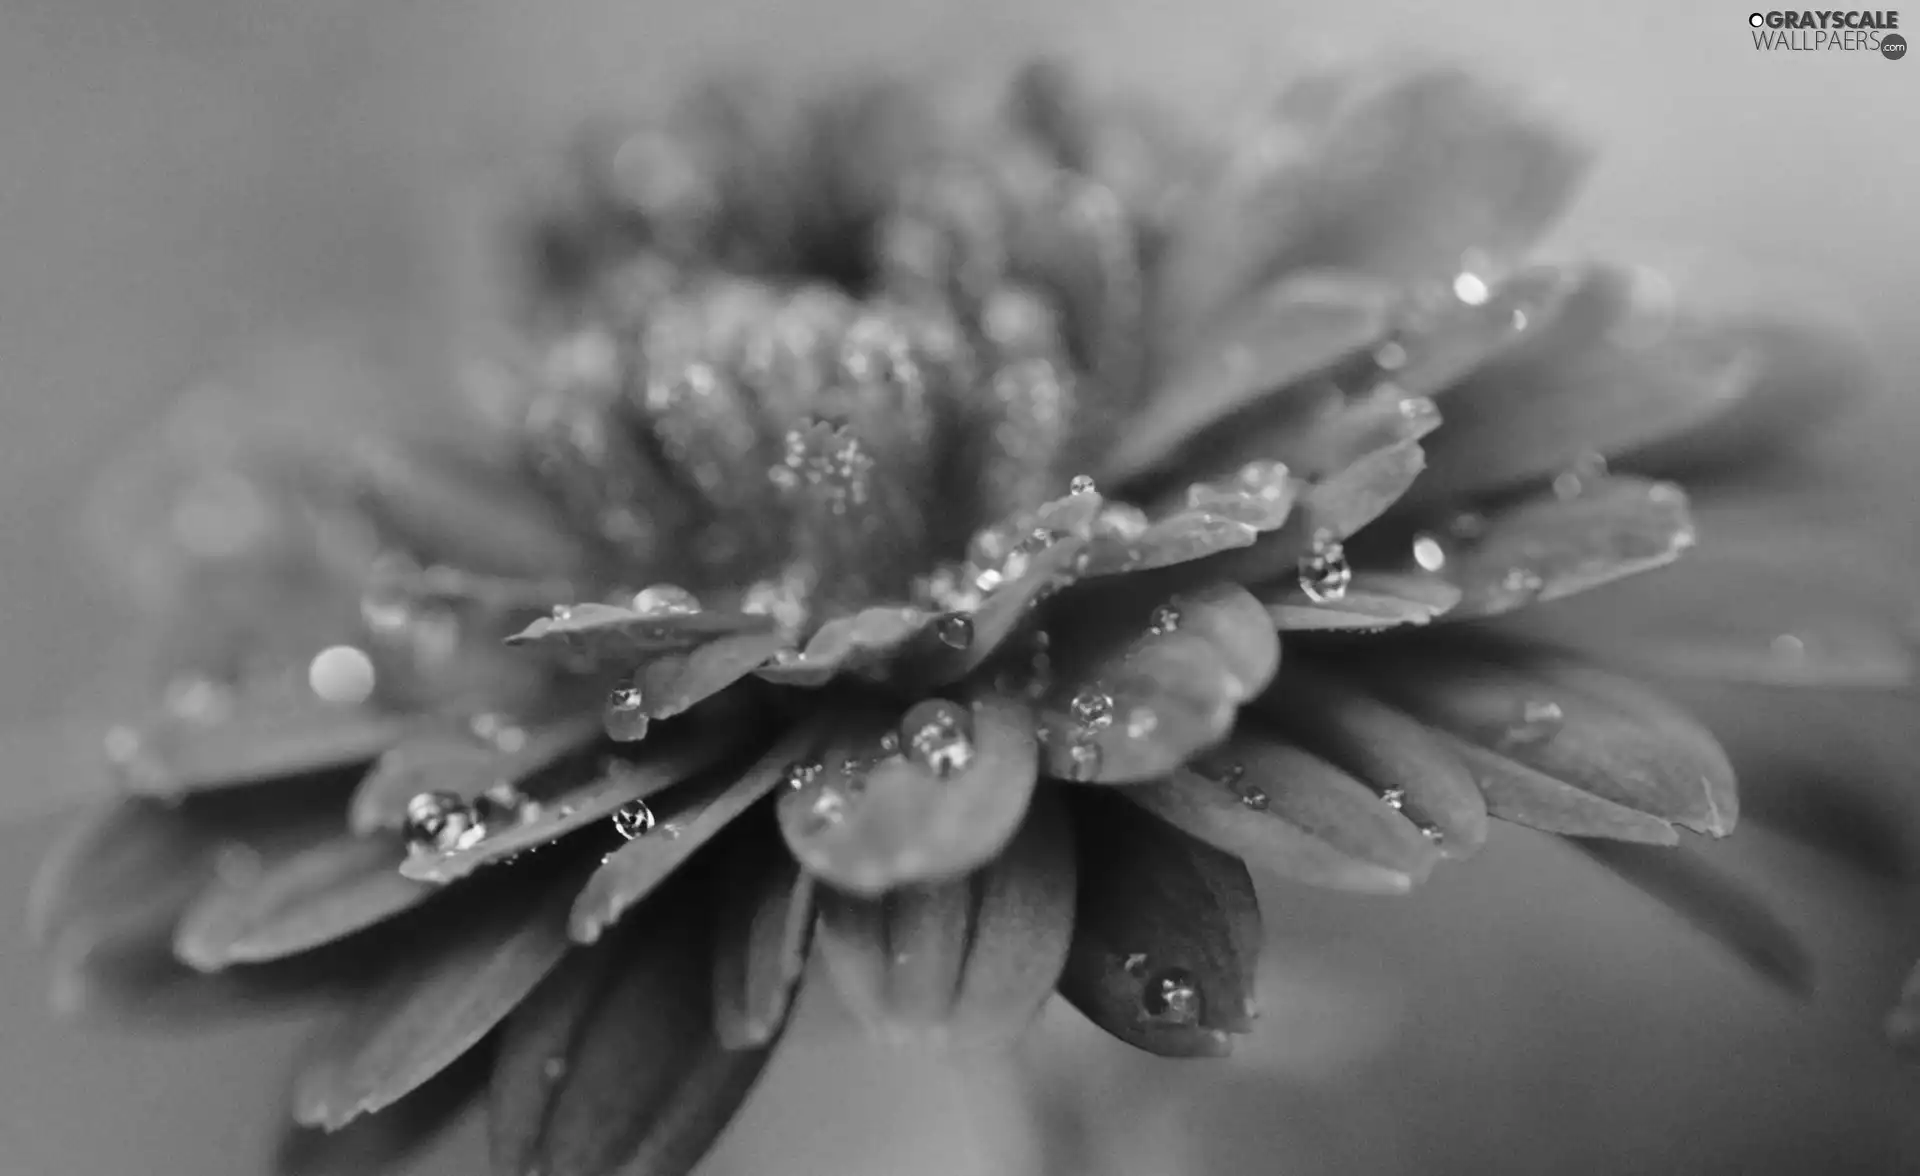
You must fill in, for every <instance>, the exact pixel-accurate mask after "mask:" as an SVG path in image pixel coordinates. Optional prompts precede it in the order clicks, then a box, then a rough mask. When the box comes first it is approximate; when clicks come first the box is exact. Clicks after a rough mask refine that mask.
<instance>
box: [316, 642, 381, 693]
mask: <svg viewBox="0 0 1920 1176" xmlns="http://www.w3.org/2000/svg"><path fill="white" fill-rule="evenodd" d="M373 685H374V671H373V659H372V658H370V657H368V656H367V655H366V652H365V651H364V650H360V649H356V648H354V647H353V646H351V645H333V646H329V647H328V648H326V649H323V650H321V651H320V652H319V653H316V654H314V655H313V660H312V661H311V662H309V663H307V686H308V688H309V689H311V690H312V691H313V692H314V694H315V695H316V696H317V697H319V698H320V700H321V701H323V702H332V703H337V704H339V705H341V706H358V705H359V704H360V703H363V702H365V701H366V700H367V699H369V698H371V697H373Z"/></svg>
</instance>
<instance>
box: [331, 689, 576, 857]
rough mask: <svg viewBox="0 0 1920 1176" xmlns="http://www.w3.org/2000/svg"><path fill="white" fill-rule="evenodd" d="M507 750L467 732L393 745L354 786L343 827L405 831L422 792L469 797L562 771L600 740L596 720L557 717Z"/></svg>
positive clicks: (432, 733) (426, 734)
mask: <svg viewBox="0 0 1920 1176" xmlns="http://www.w3.org/2000/svg"><path fill="white" fill-rule="evenodd" d="M514 740H515V745H514V747H513V750H512V751H502V750H501V748H500V741H499V740H498V739H495V740H490V741H482V740H481V739H480V738H478V737H477V736H472V735H471V734H470V733H466V732H460V733H456V732H450V731H429V732H423V733H421V734H419V735H417V736H415V737H414V738H411V739H408V740H407V741H405V742H402V743H399V744H396V745H395V746H394V747H393V748H391V749H390V750H389V751H387V752H386V753H385V754H384V755H382V756H381V757H380V758H379V759H378V760H377V761H375V763H374V765H373V770H372V771H371V772H368V773H367V778H366V779H365V780H362V781H361V782H360V787H359V788H358V789H357V790H356V791H355V792H354V794H353V802H352V805H351V807H350V808H349V811H348V824H349V825H350V826H351V827H352V829H353V831H354V832H355V833H358V834H360V835H362V836H365V835H367V834H370V833H377V832H394V831H398V830H400V829H402V828H404V827H405V826H406V823H407V802H408V801H410V800H412V799H413V798H414V797H416V796H418V795H420V794H421V793H422V792H446V793H450V794H451V795H454V796H458V797H460V798H461V799H462V800H473V799H474V798H475V797H478V796H480V795H481V794H482V793H484V792H486V791H487V790H488V789H489V788H495V787H499V786H501V785H506V786H508V787H512V788H518V787H520V786H521V785H522V784H525V783H528V782H529V781H531V780H533V779H535V778H536V777H539V776H542V775H544V774H546V773H548V772H553V771H561V770H564V769H565V768H566V767H567V766H568V765H569V764H570V763H571V762H572V761H575V760H577V759H579V758H580V757H581V756H582V755H583V754H584V753H586V752H588V751H589V750H590V749H593V748H595V747H596V746H597V745H599V744H600V743H601V742H602V732H601V726H600V720H599V719H598V718H597V717H594V718H586V717H576V718H570V719H561V720H559V721H556V722H554V723H551V724H547V725H544V726H536V727H533V728H531V729H523V730H520V731H519V734H518V735H517V736H516V737H514Z"/></svg>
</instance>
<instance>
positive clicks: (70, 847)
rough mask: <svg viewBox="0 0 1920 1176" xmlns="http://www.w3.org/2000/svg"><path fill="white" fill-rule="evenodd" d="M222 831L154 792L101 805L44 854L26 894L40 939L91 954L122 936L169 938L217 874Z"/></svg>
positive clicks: (58, 947)
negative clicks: (153, 795)
mask: <svg viewBox="0 0 1920 1176" xmlns="http://www.w3.org/2000/svg"><path fill="white" fill-rule="evenodd" d="M216 847H217V838H216V837H215V836H214V835H213V834H212V833H211V831H210V830H208V829H207V828H205V827H203V826H201V825H199V824H198V823H196V822H194V821H193V820H192V819H191V818H190V817H188V816H187V815H186V814H185V813H183V812H181V811H180V810H178V809H171V808H167V807H164V806H162V805H161V804H159V803H157V802H154V801H150V800H124V801H119V802H116V803H112V804H108V805H104V806H101V807H100V808H98V809H96V810H95V811H94V812H92V813H90V814H88V815H87V816H86V817H84V818H82V819H81V820H80V821H78V822H76V823H75V824H74V825H73V826H72V827H71V828H70V829H69V830H68V831H67V832H65V833H64V834H62V835H61V837H60V839H59V840H58V841H57V842H55V844H54V846H53V847H52V848H51V849H49V850H48V851H47V853H46V856H44V857H43V858H41V859H40V865H39V869H38V871H37V872H36V873H35V875H34V879H33V888H32V891H31V893H30V894H29V896H28V899H27V907H28V916H27V921H28V926H29V927H30V928H31V930H32V935H33V937H34V939H35V940H37V941H39V942H40V943H43V944H45V945H47V946H48V947H49V949H52V950H54V951H57V952H59V953H62V954H77V955H82V956H84V955H86V954H89V953H91V952H92V951H94V950H96V949H99V948H106V947H110V946H111V945H113V944H115V943H121V942H144V943H153V942H165V941H166V939H167V937H168V936H170V935H172V933H173V926H174V923H175V921H176V920H177V919H178V918H179V916H180V912H181V911H182V910H184V909H185V908H186V904H187V903H189V902H190V901H192V899H193V896H194V894H195V893H197V892H198V891H199V889H200V888H201V887H202V886H204V885H206V883H207V880H208V879H209V878H211V877H212V876H213V871H214V868H215V857H216V852H217V848H216Z"/></svg>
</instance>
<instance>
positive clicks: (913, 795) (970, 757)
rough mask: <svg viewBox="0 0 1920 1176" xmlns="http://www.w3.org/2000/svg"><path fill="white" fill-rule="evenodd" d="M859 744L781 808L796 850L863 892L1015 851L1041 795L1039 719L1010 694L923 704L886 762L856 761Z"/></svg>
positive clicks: (841, 883) (883, 755)
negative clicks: (1036, 794) (1011, 842)
mask: <svg viewBox="0 0 1920 1176" xmlns="http://www.w3.org/2000/svg"><path fill="white" fill-rule="evenodd" d="M882 737H883V738H884V737H885V736H882ZM856 746H857V745H856V744H854V743H850V742H848V743H842V744H841V746H840V747H839V748H837V749H836V755H837V757H838V758H839V760H840V763H839V765H838V766H837V767H835V766H833V765H832V764H831V763H830V764H829V765H828V767H827V770H825V771H822V772H820V773H817V774H815V775H814V777H813V778H812V779H810V780H802V781H801V782H800V786H799V787H798V788H796V789H794V790H792V791H790V792H788V793H787V794H786V795H784V796H782V797H781V798H780V805H779V814H780V828H781V831H782V833H783V834H784V835H785V837H786V840H787V846H788V848H790V849H791V850H792V851H793V855H794V856H795V857H796V858H798V859H799V860H800V863H801V864H802V865H804V866H805V867H806V868H807V869H808V871H810V872H811V873H813V874H816V875H818V876H819V877H820V878H822V879H823V880H825V881H826V882H828V883H830V884H832V885H834V886H836V887H839V888H841V889H843V890H847V891H850V892H853V893H856V894H863V895H875V894H880V893H883V892H885V891H887V890H891V889H893V888H895V887H897V886H901V885H905V884H909V883H915V882H926V881H933V880H938V879H943V878H951V877H954V876H956V875H959V874H963V873H965V872H967V871H969V870H972V869H974V868H975V867H977V866H979V865H980V864H981V863H982V862H985V861H986V860H987V859H989V858H991V857H992V856H993V855H994V854H996V853H998V852H1000V850H1001V848H1002V847H1003V846H1005V845H1006V844H1007V841H1008V839H1010V838H1011V837H1012V836H1013V835H1014V832H1015V830H1017V829H1018V828H1019V827H1020V819H1021V817H1022V816H1023V815H1024V814H1025V813H1026V811H1027V804H1028V801H1029V800H1030V799H1031V798H1032V796H1033V786H1034V778H1035V768H1036V761H1037V758H1038V749H1037V747H1036V745H1035V742H1034V733H1033V717H1032V714H1031V712H1030V711H1029V710H1028V708H1027V707H1026V706H1025V704H1023V703H1021V702H1019V701H1017V700H1015V699H1012V698H1009V697H1006V696H1003V695H998V694H992V693H988V694H982V695H979V696H977V697H975V698H974V699H973V700H972V701H971V703H969V704H967V705H962V704H959V703H955V702H949V701H946V700H942V699H933V700H929V701H926V702H922V703H920V704H918V705H916V706H914V707H913V708H911V709H909V710H908V711H907V712H906V714H905V715H904V716H902V717H901V718H900V720H899V727H898V729H897V731H895V732H892V733H891V741H890V743H884V744H880V745H879V749H878V754H877V755H875V756H873V757H871V758H867V757H862V758H860V759H859V760H858V762H856V763H854V764H852V765H849V764H848V763H847V761H848V759H849V758H852V757H854V756H855V755H856V754H857V752H856V751H855V748H856ZM889 748H891V750H889Z"/></svg>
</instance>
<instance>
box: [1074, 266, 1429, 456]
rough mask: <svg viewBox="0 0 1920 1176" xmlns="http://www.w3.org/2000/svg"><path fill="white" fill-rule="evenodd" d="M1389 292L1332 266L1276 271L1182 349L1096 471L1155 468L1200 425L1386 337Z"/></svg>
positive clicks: (1202, 427) (1201, 427)
mask: <svg viewBox="0 0 1920 1176" xmlns="http://www.w3.org/2000/svg"><path fill="white" fill-rule="evenodd" d="M1392 309H1393V291H1392V289H1391V288H1390V287H1388V286H1385V285H1383V284H1381V283H1378V282H1373V281H1368V280H1365V279H1362V278H1358V277H1356V276H1353V275H1347V274H1338V273H1307V274H1293V275H1288V276H1286V277H1283V278H1282V279H1280V280H1279V281H1277V282H1275V283H1274V284H1273V285H1272V286H1270V287H1269V288H1268V289H1267V290H1266V292H1265V293H1264V294H1262V295H1260V296H1258V297H1255V298H1250V299H1248V300H1247V301H1246V302H1245V303H1244V304H1242V305H1238V306H1236V307H1235V308H1234V310H1233V312H1232V313H1231V314H1230V315H1229V316H1227V317H1226V318H1224V319H1223V320H1222V321H1220V322H1218V323H1216V324H1214V325H1213V326H1211V327H1210V328H1209V329H1208V330H1207V332H1206V335H1205V337H1204V338H1203V339H1200V340H1197V341H1196V342H1195V343H1194V344H1193V345H1192V346H1190V347H1189V348H1188V349H1186V353H1185V354H1184V355H1183V356H1182V357H1180V358H1179V359H1178V360H1176V361H1175V363H1174V367H1173V369H1172V371H1170V372H1169V373H1168V374H1167V375H1166V376H1165V378H1164V379H1163V380H1162V381H1161V383H1160V387H1159V389H1158V390H1157V391H1156V393H1155V397H1154V399H1153V401H1152V402H1151V403H1150V404H1149V406H1148V407H1147V408H1146V409H1145V410H1144V411H1143V413H1142V414H1141V415H1140V417H1139V418H1138V419H1136V420H1135V421H1134V422H1133V423H1132V424H1130V425H1129V426H1128V428H1127V431H1126V433H1125V434H1124V435H1123V436H1122V437H1121V438H1120V440H1119V441H1118V443H1117V444H1116V446H1115V449H1114V450H1113V452H1112V453H1110V454H1109V455H1108V456H1107V458H1106V465H1105V468H1104V469H1103V471H1102V473H1101V475H1100V476H1101V477H1102V478H1103V479H1111V480H1113V481H1115V482H1121V481H1125V480H1127V479H1129V478H1134V477H1138V476H1140V475H1141V474H1144V473H1147V472H1148V471H1150V470H1152V469H1154V468H1156V467H1158V466H1161V465H1163V464H1165V463H1166V462H1167V460H1168V459H1169V458H1170V457H1171V456H1172V455H1174V454H1176V453H1177V452H1178V451H1179V449H1180V447H1181V446H1182V445H1183V444H1184V443H1185V442H1187V441H1189V440H1191V439H1192V438H1193V437H1195V436H1197V435H1198V434H1199V433H1201V432H1202V431H1204V430H1206V429H1208V428H1210V427H1212V426H1214V425H1216V424H1218V423H1219V422H1221V421H1224V420H1227V419H1229V418H1231V417H1233V416H1235V415H1236V414H1238V413H1240V412H1242V411H1244V410H1246V409H1248V408H1251V407H1253V406H1255V405H1256V404H1258V403H1260V402H1261V401H1262V400H1263V399H1264V398H1266V397H1267V396H1269V395H1274V394H1279V393H1281V392H1282V391H1283V390H1284V389H1287V388H1289V387H1291V386H1292V385H1294V384H1296V383H1299V382H1300V381H1302V380H1305V379H1306V378H1308V377H1310V376H1313V375H1317V374H1319V373H1320V372H1323V371H1325V370H1326V369H1328V368H1330V367H1332V366H1333V365H1334V364H1336V363H1338V362H1339V361H1340V360H1342V359H1345V358H1346V357H1348V356H1350V355H1352V354H1354V353H1355V352H1357V351H1361V350H1364V349H1365V348H1366V347H1367V346H1369V345H1370V344H1372V343H1374V342H1376V341H1378V340H1379V339H1381V338H1382V337H1384V336H1385V334H1386V332H1387V328H1388V325H1389V315H1390V313H1391V311H1392Z"/></svg>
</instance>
